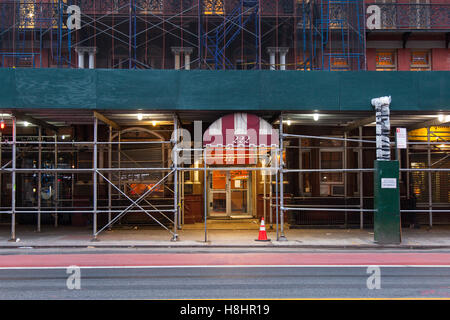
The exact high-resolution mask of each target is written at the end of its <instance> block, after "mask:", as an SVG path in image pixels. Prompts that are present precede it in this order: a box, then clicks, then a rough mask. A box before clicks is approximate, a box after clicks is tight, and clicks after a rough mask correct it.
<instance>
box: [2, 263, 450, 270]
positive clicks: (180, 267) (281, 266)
mask: <svg viewBox="0 0 450 320" xmlns="http://www.w3.org/2000/svg"><path fill="white" fill-rule="evenodd" d="M70 266H77V265H76V264H69V265H67V266H57V267H0V271H1V270H57V269H67V268H68V267H70ZM369 266H377V267H380V268H450V265H379V264H364V265H174V266H170V265H165V266H78V267H79V268H80V269H184V268H191V269H196V268H199V269H200V268H367V267H369Z"/></svg>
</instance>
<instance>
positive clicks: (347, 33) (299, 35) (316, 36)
mask: <svg viewBox="0 0 450 320" xmlns="http://www.w3.org/2000/svg"><path fill="white" fill-rule="evenodd" d="M73 6H78V7H79V8H80V16H81V23H80V26H79V28H71V27H69V25H68V20H70V19H72V18H71V17H72V14H73V13H74V11H73ZM71 21H72V20H71ZM364 26H365V24H364V8H363V1H362V0H304V1H298V0H275V1H273V0H183V1H173V0H102V1H100V0H90V1H82V0H17V1H12V0H2V1H0V57H1V59H0V63H1V67H58V68H76V67H80V65H81V67H83V66H82V65H83V64H84V61H82V62H81V63H80V60H81V59H83V58H82V57H81V56H80V55H78V56H77V53H79V52H80V49H81V50H82V49H83V48H85V47H87V48H96V51H95V54H96V56H95V58H93V59H95V61H96V63H95V65H96V67H98V68H126V69H138V68H139V69H150V68H151V69H173V68H174V67H177V62H175V63H173V60H174V54H175V55H176V54H177V53H181V54H183V53H185V57H186V55H188V57H187V59H185V61H184V63H183V62H179V66H178V67H179V68H185V69H193V68H196V69H213V70H223V69H269V68H272V69H273V68H274V66H275V65H277V66H281V65H282V66H284V67H287V69H292V70H364V69H365V61H364V56H365V29H364ZM268 48H275V49H276V50H277V51H278V50H279V49H282V50H286V53H287V58H288V61H277V62H276V61H270V62H269V59H268V58H266V57H267V50H268ZM288 51H289V52H288ZM186 52H187V53H186ZM191 55H192V56H193V57H195V58H193V59H191V57H190V56H191ZM177 59H179V57H177ZM280 59H281V58H280Z"/></svg>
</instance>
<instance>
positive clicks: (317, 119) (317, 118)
mask: <svg viewBox="0 0 450 320" xmlns="http://www.w3.org/2000/svg"><path fill="white" fill-rule="evenodd" d="M313 118H314V121H319V114H318V113H314V115H313Z"/></svg>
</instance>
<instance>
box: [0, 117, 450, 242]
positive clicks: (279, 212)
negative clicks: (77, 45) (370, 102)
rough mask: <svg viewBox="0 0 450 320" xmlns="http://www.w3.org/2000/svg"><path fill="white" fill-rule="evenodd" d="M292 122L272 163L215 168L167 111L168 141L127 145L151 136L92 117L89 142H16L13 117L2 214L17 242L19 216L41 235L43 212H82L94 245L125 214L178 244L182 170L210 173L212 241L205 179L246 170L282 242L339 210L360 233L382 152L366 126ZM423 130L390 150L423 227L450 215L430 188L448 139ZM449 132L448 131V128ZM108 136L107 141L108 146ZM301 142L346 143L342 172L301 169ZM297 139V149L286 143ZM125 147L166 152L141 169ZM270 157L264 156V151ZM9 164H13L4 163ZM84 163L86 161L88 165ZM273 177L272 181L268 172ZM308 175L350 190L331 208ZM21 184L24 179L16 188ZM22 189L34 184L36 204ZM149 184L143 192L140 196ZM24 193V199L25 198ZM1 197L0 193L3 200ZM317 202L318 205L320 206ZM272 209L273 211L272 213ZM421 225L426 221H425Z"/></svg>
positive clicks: (0, 146)
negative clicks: (330, 177) (294, 160)
mask: <svg viewBox="0 0 450 320" xmlns="http://www.w3.org/2000/svg"><path fill="white" fill-rule="evenodd" d="M291 116H292V114H290V113H282V114H281V115H280V118H279V120H278V123H279V127H278V128H279V133H280V134H279V144H278V143H277V145H278V146H277V147H276V148H271V149H272V150H271V152H272V154H271V158H270V159H271V161H270V162H269V163H265V164H264V165H261V166H239V165H233V166H229V165H228V166H227V165H219V166H217V165H214V166H213V165H209V161H208V157H210V156H211V154H210V153H211V150H208V148H207V147H205V148H198V147H197V148H195V147H194V148H192V147H186V146H185V145H183V144H181V143H180V142H181V138H182V135H181V130H180V128H181V121H180V119H179V118H178V116H177V115H176V114H174V115H170V114H167V119H169V118H172V120H171V123H172V124H173V133H172V135H171V136H172V138H171V139H165V138H164V137H163V136H157V137H153V138H149V137H145V138H140V139H130V138H129V137H130V136H127V134H128V133H133V135H134V133H136V132H138V131H139V130H140V131H142V130H144V131H145V130H146V129H145V128H134V127H131V128H126V129H123V130H122V129H117V128H114V127H113V124H112V123H111V122H109V121H107V120H105V118H104V117H102V116H101V115H99V114H98V113H96V112H94V113H93V119H94V121H93V123H92V125H91V126H89V127H90V128H92V129H93V132H92V140H91V141H83V140H85V139H82V138H81V137H77V139H73V140H72V141H67V140H66V139H65V138H62V137H61V136H59V137H58V136H57V135H53V136H52V135H44V134H43V130H42V128H41V127H38V128H37V129H38V130H37V135H35V136H23V135H20V136H18V135H17V121H16V118H15V117H14V116H12V117H10V118H8V120H7V122H8V126H9V125H11V129H12V133H11V135H10V136H9V135H8V136H7V135H1V140H0V164H1V169H0V186H4V185H7V184H9V182H10V184H9V185H10V186H11V188H10V189H11V190H10V192H11V197H10V201H8V199H5V198H3V197H2V198H1V201H2V202H1V204H0V208H1V210H0V214H2V215H3V216H5V215H9V216H10V217H11V220H10V221H11V239H12V240H13V241H14V240H15V239H16V236H17V235H16V225H17V224H18V222H17V217H33V220H32V221H33V224H34V223H35V224H36V230H37V231H38V232H40V231H41V220H42V217H43V215H47V216H48V215H51V217H53V221H54V227H58V223H59V220H58V219H63V217H64V215H70V216H72V217H73V216H74V215H77V214H78V215H80V214H81V215H83V216H85V217H88V218H89V219H90V220H91V223H92V239H93V240H97V239H98V236H99V235H100V234H101V233H102V232H104V231H105V230H110V229H111V228H112V227H113V225H115V224H117V223H120V221H121V219H122V218H123V217H124V216H125V215H128V214H133V213H136V214H138V215H140V216H144V215H145V216H147V217H148V218H149V219H150V220H151V221H152V222H153V224H154V225H157V226H159V227H161V228H163V229H165V230H167V232H168V233H169V234H170V239H171V240H172V241H177V240H178V238H179V236H178V230H179V229H180V228H182V226H183V225H184V199H185V197H184V173H186V172H197V173H203V178H204V180H203V185H202V194H203V206H204V216H203V221H204V232H205V234H204V235H205V237H204V241H208V227H207V221H208V219H209V218H208V207H207V203H208V200H207V199H208V196H207V194H208V192H209V191H208V183H207V175H208V174H209V173H210V172H213V171H230V170H232V171H234V170H246V171H254V172H258V174H259V173H261V175H264V176H265V177H267V179H266V178H264V179H263V180H262V181H263V183H264V191H263V201H264V208H265V209H264V218H266V215H267V214H269V217H268V219H267V221H268V224H269V225H270V227H271V229H272V228H273V226H274V224H275V225H276V227H275V228H276V233H277V240H278V241H283V240H287V238H286V235H285V226H286V225H287V223H288V222H289V224H291V225H293V224H295V222H293V221H292V216H293V213H295V215H297V216H298V217H300V219H301V217H302V215H305V214H308V213H309V214H311V212H313V213H317V214H320V213H326V214H333V213H336V214H338V215H339V219H337V222H336V223H335V226H336V225H338V226H340V227H344V228H348V227H352V226H355V223H356V224H357V225H358V226H359V228H361V229H363V228H365V227H367V226H369V225H371V223H372V218H373V213H374V208H373V203H372V202H371V196H370V195H368V194H367V192H364V189H365V187H364V186H365V183H367V180H366V179H367V178H370V177H369V175H372V174H373V172H374V169H373V168H372V167H366V166H365V165H364V163H363V152H367V151H370V150H372V151H373V150H374V149H375V140H374V137H373V136H367V135H363V130H362V128H363V127H362V126H359V127H355V128H354V129H353V130H349V131H346V132H345V133H344V135H343V136H313V135H303V134H297V133H296V132H286V126H287V125H286V123H287V121H288V119H289V118H290V117H291ZM105 121H106V122H105ZM99 122H104V123H103V126H102V128H103V129H107V130H103V135H102V136H103V139H100V138H99ZM355 130H357V131H358V134H357V135H354V131H355ZM426 130H427V133H426V139H427V141H417V140H414V139H412V140H411V139H410V141H408V149H406V150H404V151H403V152H400V151H399V150H396V149H395V144H392V150H393V151H394V150H396V151H395V152H393V154H396V159H397V160H401V158H402V157H405V158H403V161H400V163H404V164H406V165H402V166H401V167H400V173H401V181H402V185H405V186H406V199H410V198H411V197H412V196H413V194H414V193H415V192H416V191H415V184H417V183H423V185H420V186H419V188H420V189H421V190H422V191H423V190H425V191H426V192H425V193H426V194H425V195H424V197H423V199H422V198H421V199H419V200H420V201H421V203H422V204H425V206H417V207H415V206H412V207H410V206H408V205H406V206H405V205H402V209H401V213H403V214H411V213H414V214H416V213H421V214H422V216H423V214H427V216H428V221H427V222H425V223H426V224H428V225H429V227H432V226H433V225H434V224H435V222H434V221H433V214H436V213H437V214H443V213H449V212H450V210H448V201H447V202H446V201H445V200H444V202H442V201H440V200H439V199H437V198H436V193H437V192H436V190H434V189H433V184H436V183H433V182H432V180H433V179H435V180H436V179H438V178H439V179H444V181H448V174H449V172H450V169H449V168H448V151H445V150H446V149H445V148H444V147H443V145H445V146H448V141H447V140H446V139H445V136H444V137H443V136H442V132H443V131H441V132H440V134H441V136H439V137H438V136H437V135H436V134H435V133H434V132H433V130H432V129H431V128H430V127H428V128H427V129H426ZM47 131H48V130H47ZM352 132H353V136H352V135H351V134H352ZM444 133H446V134H448V130H447V131H445V132H444ZM133 135H131V136H133ZM135 136H136V135H135ZM105 137H107V138H106V139H105ZM416 138H417V136H416ZM422 138H423V137H422ZM304 140H309V141H312V140H314V141H325V142H327V143H333V142H339V143H340V145H339V146H336V147H334V148H338V149H339V150H342V152H343V154H344V161H343V162H342V164H343V167H342V168H323V167H320V166H319V167H318V168H317V167H308V166H307V165H304V164H303V163H302V160H301V159H303V156H302V155H303V153H304V152H305V149H306V148H305V147H304V146H303V145H302V141H304ZM294 141H296V142H298V143H289V142H294ZM127 146H128V147H130V146H132V147H133V149H128V150H129V151H130V152H132V153H134V154H136V150H137V149H138V148H142V149H141V150H148V149H149V148H153V147H157V148H160V149H161V152H162V153H161V158H158V159H156V160H148V159H146V160H145V161H144V162H140V160H139V159H136V158H134V157H131V156H130V154H127V152H126V151H125V149H126V147H127ZM314 148H315V147H314V145H311V146H308V147H307V149H309V150H313V149H314ZM316 148H319V150H320V148H321V147H320V145H316ZM327 148H333V147H327ZM442 148H444V152H437V151H439V150H442ZM250 149H251V150H250ZM412 149H414V151H413V150H412ZM264 150H265V151H264V152H267V150H268V149H267V147H265V149H264ZM423 151H424V152H425V154H426V155H425V156H424V157H423V156H422V155H421V152H422V153H423ZM184 152H188V154H189V157H191V156H192V154H193V153H197V155H199V156H200V157H201V159H202V161H200V162H199V163H197V165H194V166H189V165H185V164H183V163H181V162H180V161H179V155H180V154H181V153H184ZM230 152H232V153H233V154H234V153H235V152H236V150H235V149H233V150H231V151H230ZM243 152H244V154H247V155H248V154H250V153H251V152H255V150H254V147H246V148H243ZM249 152H250V153H249ZM259 152H261V151H260V150H259V151H258V150H257V153H258V154H259ZM350 152H356V153H357V156H356V158H357V160H356V164H354V165H352V166H349V165H348V161H347V160H348V159H349V158H351V156H350V155H349V153H350ZM290 153H294V154H296V155H297V156H298V159H300V161H299V163H298V164H299V165H298V167H292V166H290V165H289V161H288V160H287V158H288V157H289V154H290ZM36 154H37V155H36ZM67 154H71V157H69V158H70V159H72V161H69V162H67V161H64V157H65V156H66V155H67ZM147 154H148V153H147ZM418 157H419V158H418ZM89 158H90V159H89ZM8 159H9V161H7V160H8ZM27 159H28V160H29V161H24V160H27ZM73 159H77V161H73ZM86 159H89V161H87V162H85V161H84V160H86ZM160 159H161V161H160ZM411 159H415V160H414V161H415V162H411ZM420 159H422V160H423V161H424V162H423V163H421V164H420V163H419V160H420ZM422 160H420V161H422ZM418 163H419V164H418ZM269 164H270V166H269ZM411 164H412V165H411ZM267 173H270V174H268V175H267ZM310 174H316V175H319V176H321V175H324V174H339V175H341V178H342V181H343V186H344V188H345V189H344V193H343V194H340V196H338V197H333V198H329V197H327V198H328V200H330V199H331V201H332V202H326V201H325V202H324V199H325V198H323V197H322V198H321V197H320V196H317V195H309V196H308V195H306V194H303V191H304V189H303V186H302V181H303V179H304V178H305V177H306V175H310ZM414 174H416V175H417V174H419V175H424V177H423V179H422V180H423V181H422V180H421V179H412V176H413V175H414ZM295 175H297V178H298V181H299V182H300V183H299V185H300V190H301V194H300V195H299V196H292V194H290V195H289V193H290V192H292V187H290V186H289V184H292V183H293V181H294V180H295V179H296V178H295V177H294V176H295ZM351 175H353V177H352V176H351ZM446 177H447V178H446ZM321 179H322V178H321ZM350 179H355V180H357V181H358V182H357V185H358V194H357V196H355V195H352V194H351V192H349V190H348V183H347V182H348V181H349V180H350ZM2 180H3V181H4V183H3V184H2V183H1V181H2ZM5 180H6V181H5ZM369 180H370V179H369ZM19 181H22V182H21V183H19ZM5 182H7V183H5ZM287 182H289V184H287ZM75 183H77V184H82V185H84V186H85V188H87V189H90V190H91V191H90V197H89V199H88V201H84V202H83V200H82V199H80V198H77V197H75V196H74V185H75ZM64 184H71V187H69V188H66V189H67V190H70V191H69V192H68V194H64V193H62V192H61V189H63V188H62V186H63V185H64ZM24 185H27V187H33V192H32V193H33V194H32V195H31V197H29V195H28V191H26V190H25V189H26V188H25V186H24ZM17 186H20V187H19V188H18V187H17ZM142 186H143V188H141V189H139V187H142ZM289 187H290V188H289ZM443 188H444V189H443V190H447V189H448V188H447V189H445V188H446V186H443ZM52 189H53V191H52ZM287 189H290V190H291V191H290V190H287ZM433 190H434V191H433ZM17 192H20V195H21V197H20V198H19V197H18V193H17ZM4 193H5V192H4V190H3V191H2V194H4ZM156 193H159V196H156V195H155V194H156ZM446 196H447V197H448V195H445V194H444V195H443V197H441V198H442V199H448V198H446ZM28 198H31V199H32V200H33V201H32V202H30V203H28V204H27V205H24V202H23V199H28ZM435 198H436V199H435ZM18 199H20V200H21V203H22V204H21V205H18V203H17V200H18ZM316 200H320V202H317V201H316ZM328 200H327V201H328ZM311 201H312V202H311ZM333 201H334V202H333ZM336 201H338V202H339V203H338V202H336ZM266 207H268V208H269V212H267V210H266ZM315 215H316V214H315ZM316 216H317V215H316ZM274 220H275V221H274ZM28 221H30V220H28ZM422 223H424V222H423V221H422ZM306 225H308V224H306Z"/></svg>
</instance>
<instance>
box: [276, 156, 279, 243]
mask: <svg viewBox="0 0 450 320" xmlns="http://www.w3.org/2000/svg"><path fill="white" fill-rule="evenodd" d="M275 163H276V168H275V220H276V228H277V241H278V240H279V239H280V236H279V227H278V215H279V210H278V209H279V208H278V172H279V166H278V165H279V161H278V148H277V149H276V151H275Z"/></svg>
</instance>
